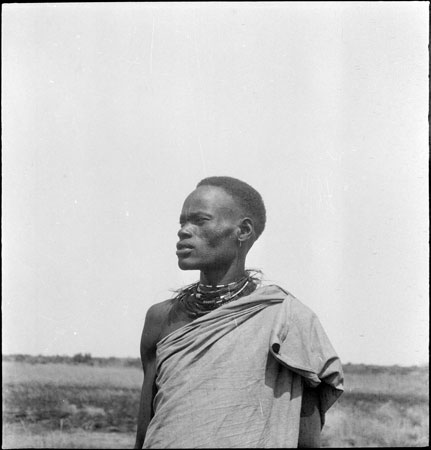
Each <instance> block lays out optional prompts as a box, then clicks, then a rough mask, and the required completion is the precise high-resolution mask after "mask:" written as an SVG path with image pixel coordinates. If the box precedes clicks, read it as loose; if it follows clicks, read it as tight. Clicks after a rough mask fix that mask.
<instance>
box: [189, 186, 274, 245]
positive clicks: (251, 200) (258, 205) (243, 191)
mask: <svg viewBox="0 0 431 450" xmlns="http://www.w3.org/2000/svg"><path fill="white" fill-rule="evenodd" d="M200 186H215V187H219V188H222V189H223V190H224V191H225V192H227V193H228V194H229V195H231V196H232V197H233V198H234V200H235V201H237V202H238V203H239V205H240V206H241V207H242V209H243V212H244V214H246V215H247V216H249V217H250V219H251V220H252V221H253V225H254V231H255V233H256V239H257V238H258V237H259V236H260V235H261V234H262V231H263V230H264V229H265V223H266V210H265V205H264V203H263V200H262V197H261V195H260V194H259V192H257V191H256V189H254V188H253V187H251V186H250V185H249V184H247V183H245V182H244V181H241V180H238V179H236V178H232V177H207V178H204V179H203V180H201V181H199V183H198V184H197V186H196V187H197V188H198V187H200Z"/></svg>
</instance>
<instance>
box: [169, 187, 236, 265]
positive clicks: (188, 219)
mask: <svg viewBox="0 0 431 450" xmlns="http://www.w3.org/2000/svg"><path fill="white" fill-rule="evenodd" d="M240 219H241V216H240V210H239V208H238V206H237V204H236V202H235V200H234V199H233V198H232V197H231V196H230V195H229V194H228V193H227V192H225V191H224V190H223V189H222V188H219V187H215V186H201V187H199V188H197V189H196V190H194V191H193V192H192V193H191V194H190V195H189V196H188V197H187V198H186V200H185V202H184V205H183V209H182V211H181V216H180V226H181V229H180V230H179V231H178V237H179V238H180V240H179V241H178V243H177V256H178V266H179V267H180V269H182V270H202V271H204V272H207V271H211V269H212V270H216V269H220V268H222V267H228V266H229V265H231V264H232V262H233V261H234V260H235V258H236V257H237V255H238V251H237V236H238V231H239V223H240Z"/></svg>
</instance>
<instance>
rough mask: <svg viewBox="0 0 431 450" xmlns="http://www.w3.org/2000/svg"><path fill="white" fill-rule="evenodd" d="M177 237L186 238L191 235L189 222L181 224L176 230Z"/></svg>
mask: <svg viewBox="0 0 431 450" xmlns="http://www.w3.org/2000/svg"><path fill="white" fill-rule="evenodd" d="M177 234H178V237H179V238H180V239H186V238H188V237H190V236H191V235H192V233H191V230H190V223H189V222H187V223H185V224H184V225H182V226H181V228H180V229H179V230H178V233H177Z"/></svg>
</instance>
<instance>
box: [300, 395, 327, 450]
mask: <svg viewBox="0 0 431 450" xmlns="http://www.w3.org/2000/svg"><path fill="white" fill-rule="evenodd" d="M321 429H322V421H321V417H320V405H319V390H318V388H309V387H307V386H304V391H303V394H302V406H301V419H300V423H299V439H298V447H299V448H318V447H320V431H321Z"/></svg>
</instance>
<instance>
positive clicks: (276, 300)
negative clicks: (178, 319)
mask: <svg viewBox="0 0 431 450" xmlns="http://www.w3.org/2000/svg"><path fill="white" fill-rule="evenodd" d="M156 365H157V368H156V386H157V393H156V396H155V398H154V404H153V407H154V417H153V418H152V420H151V422H150V424H149V426H148V429H147V434H146V437H145V442H144V448H286V447H296V446H297V443H298V435H299V422H300V411H301V399H302V389H303V380H305V382H307V383H309V384H310V385H311V386H317V385H318V384H322V385H325V388H324V389H319V392H321V396H322V397H321V408H322V411H321V412H322V414H324V412H326V411H327V409H328V408H329V407H330V406H331V405H332V404H333V403H334V401H335V400H336V399H337V398H338V396H339V395H340V394H341V393H342V390H343V386H342V383H343V374H342V368H341V364H340V361H339V359H338V357H337V355H336V353H335V351H334V350H333V348H332V346H331V344H330V342H329V339H328V337H327V336H326V334H325V332H324V330H323V328H322V326H321V325H320V322H319V321H318V319H317V317H316V316H315V314H314V313H313V312H312V311H311V310H310V309H309V308H307V307H306V306H305V305H303V304H302V303H301V302H299V301H298V300H297V299H295V298H294V297H293V296H292V295H291V294H289V293H287V292H285V291H283V290H282V289H281V288H279V287H278V286H273V285H272V286H263V287H260V288H258V289H256V290H255V291H254V292H253V293H252V294H250V295H248V296H246V297H242V298H241V299H239V300H236V301H234V302H231V303H227V304H225V305H223V306H221V307H219V308H217V309H216V310H214V311H211V312H210V313H208V314H206V315H204V316H202V317H200V318H198V319H196V320H194V321H193V322H191V323H189V324H187V325H185V326H183V327H181V328H179V329H178V330H176V331H174V332H172V333H171V334H169V335H168V336H166V337H165V338H163V339H162V340H161V341H160V342H159V344H158V346H157V353H156ZM326 386H327V387H326Z"/></svg>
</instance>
